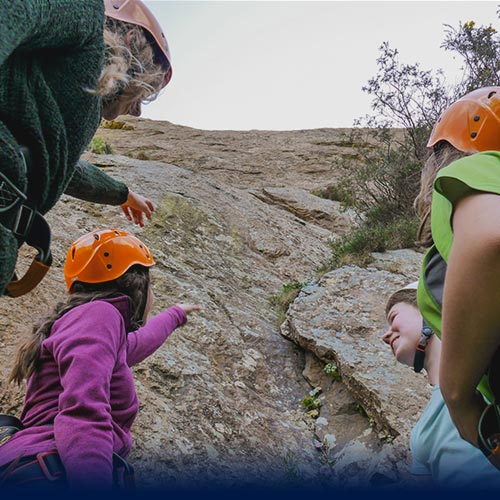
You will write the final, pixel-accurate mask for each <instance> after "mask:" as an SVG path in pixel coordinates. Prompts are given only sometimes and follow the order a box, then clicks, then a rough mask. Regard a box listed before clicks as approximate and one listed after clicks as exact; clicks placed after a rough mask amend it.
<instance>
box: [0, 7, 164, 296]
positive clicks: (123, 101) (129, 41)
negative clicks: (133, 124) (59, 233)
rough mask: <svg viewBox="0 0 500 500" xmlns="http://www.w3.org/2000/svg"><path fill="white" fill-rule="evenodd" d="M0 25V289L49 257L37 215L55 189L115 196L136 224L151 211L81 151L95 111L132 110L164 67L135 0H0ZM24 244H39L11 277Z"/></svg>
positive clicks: (109, 200)
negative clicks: (31, 259)
mask: <svg viewBox="0 0 500 500" xmlns="http://www.w3.org/2000/svg"><path fill="white" fill-rule="evenodd" d="M0 25H1V26H2V36H1V39H0V295H1V294H5V293H6V294H8V295H11V296H18V295H22V294H23V293H26V292H27V291H29V290H31V289H32V288H33V287H34V286H36V284H37V283H38V282H39V281H40V280H41V279H42V278H43V275H44V274H45V272H46V271H47V270H48V267H49V266H50V263H51V256H50V230H49V228H48V225H47V223H46V222H45V219H44V218H43V215H44V214H45V213H46V212H48V211H49V210H50V209H51V208H52V207H53V206H54V204H55V203H56V202H57V200H58V199H59V198H60V197H61V195H62V194H63V193H66V194H68V195H71V196H74V197H76V198H79V199H82V200H86V201H91V202H95V203H103V204H109V205H120V206H121V208H122V210H123V212H124V213H125V215H126V217H127V218H128V219H129V220H133V221H134V222H135V223H136V224H139V225H141V226H142V225H143V224H144V216H146V217H147V218H150V217H151V212H152V211H153V210H154V207H153V204H152V203H151V201H150V200H149V199H147V198H145V197H143V196H141V195H139V194H136V193H134V192H133V191H131V190H129V189H128V187H127V186H126V185H125V184H123V183H122V182H118V181H116V180H114V179H112V178H111V177H110V176H109V175H107V174H105V173H104V172H103V171H101V170H100V169H99V168H97V167H95V166H94V165H91V164H90V163H87V162H85V161H82V160H80V156H81V155H82V153H83V152H84V150H85V148H86V147H87V146H88V144H89V143H90V141H91V139H92V137H93V136H94V134H95V132H96V130H97V128H98V126H99V123H100V121H101V118H105V119H108V120H112V119H114V118H116V117H117V116H118V115H120V114H127V113H128V114H131V115H134V116H140V114H141V103H142V102H149V101H151V100H153V99H155V97H156V96H157V95H158V93H159V92H160V90H161V89H162V88H163V87H165V86H166V85H167V84H168V82H169V81H170V78H171V75H172V67H171V64H170V52H169V48H168V44H167V41H166V39H165V35H164V34H163V32H162V29H161V27H160V25H159V24H158V21H157V20H156V19H155V18H154V16H153V14H152V13H151V12H150V11H149V9H148V8H147V7H146V6H145V5H144V4H143V3H142V2H141V1H140V0H85V1H79V2H75V1H74V0H9V1H8V2H7V1H6V2H0ZM23 243H27V244H29V245H31V246H33V247H35V248H37V250H38V252H39V253H38V255H37V258H36V259H35V260H34V262H33V264H32V266H31V267H30V271H28V273H27V275H26V276H25V277H23V278H22V279H21V280H17V279H16V276H15V264H16V260H17V254H18V248H19V247H20V246H21V245H22V244H23ZM32 271H33V272H32ZM28 275H29V276H28Z"/></svg>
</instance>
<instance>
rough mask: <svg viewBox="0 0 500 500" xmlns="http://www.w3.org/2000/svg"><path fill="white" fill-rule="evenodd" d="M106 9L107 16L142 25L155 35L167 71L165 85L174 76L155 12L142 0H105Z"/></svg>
mask: <svg viewBox="0 0 500 500" xmlns="http://www.w3.org/2000/svg"><path fill="white" fill-rule="evenodd" d="M104 10H105V14H106V16H108V17H111V18H112V19H118V20H119V21H123V22H125V23H130V24H136V25H138V26H141V27H142V28H144V29H145V30H146V31H147V32H148V33H149V34H150V35H151V36H152V37H153V39H154V41H155V42H156V47H155V49H158V50H159V52H160V55H161V57H162V59H164V62H165V64H164V66H165V68H166V71H165V76H164V78H163V85H162V87H165V86H166V85H167V84H168V82H169V81H170V78H172V64H171V56H170V49H169V48H168V43H167V38H166V37H165V35H164V34H163V31H162V29H161V26H160V23H159V22H158V21H157V20H156V18H155V16H154V15H153V13H152V12H151V11H150V10H149V9H148V8H147V7H146V5H144V3H143V2H141V0H104Z"/></svg>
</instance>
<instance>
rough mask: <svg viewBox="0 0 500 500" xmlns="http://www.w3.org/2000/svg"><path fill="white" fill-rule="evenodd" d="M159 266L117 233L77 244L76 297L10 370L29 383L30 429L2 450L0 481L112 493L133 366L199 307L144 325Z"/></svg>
mask: <svg viewBox="0 0 500 500" xmlns="http://www.w3.org/2000/svg"><path fill="white" fill-rule="evenodd" d="M153 264H154V260H153V257H152V255H151V253H150V252H149V250H148V249H147V247H146V245H144V244H143V243H142V242H141V241H140V240H138V239H137V238H135V237H134V236H131V235H130V234H127V233H126V232H124V231H120V230H116V229H105V230H101V231H94V232H92V233H89V234H87V235H85V236H82V237H81V238H79V239H78V240H77V241H75V242H74V243H73V244H72V245H71V248H70V249H69V251H68V254H67V258H66V264H65V268H64V274H65V278H66V283H67V285H68V291H69V294H70V295H69V298H68V300H67V301H66V302H64V303H60V304H58V305H57V306H56V308H55V310H54V312H53V314H52V316H50V317H49V318H47V319H46V320H45V321H44V322H43V323H42V324H41V325H40V326H38V327H37V328H35V330H34V337H33V339H32V340H30V341H29V342H26V343H25V344H24V345H23V346H21V348H20V350H19V353H18V356H17V359H16V364H15V367H14V369H13V371H12V374H11V380H13V381H15V382H18V383H20V382H21V381H22V380H24V379H27V380H28V384H27V389H26V398H25V404H24V408H23V410H22V415H21V420H22V423H23V428H22V429H21V430H19V431H18V432H16V433H15V434H14V435H13V436H12V437H11V438H10V439H9V440H8V441H7V442H6V443H5V444H3V445H1V446H0V484H1V485H3V486H5V487H6V486H18V487H20V486H24V487H26V486H27V487H36V488H37V489H38V488H40V487H47V486H50V487H52V486H58V487H62V488H66V487H70V488H75V489H82V488H85V489H88V488H92V489H99V490H101V489H103V490H106V489H110V488H112V487H113V485H115V483H116V481H117V477H118V476H119V474H120V472H119V471H120V468H119V467H118V465H122V466H125V468H126V470H127V471H130V469H129V466H128V464H127V463H126V462H125V459H126V458H127V456H128V454H129V452H130V449H131V446H132V441H131V436H130V428H131V426H132V424H133V422H134V420H135V417H136V415H137V412H138V408H139V403H138V400H137V395H136V391H135V386H134V379H133V375H132V371H131V369H130V367H131V366H133V365H135V364H136V363H139V362H140V361H142V360H143V359H145V358H146V357H148V356H149V355H150V354H152V353H153V352H155V351H156V349H158V348H159V347H160V346H161V345H162V344H163V342H164V341H165V340H166V339H167V338H168V336H169V335H170V334H171V333H172V332H173V331H174V330H175V329H176V328H177V327H179V326H182V325H183V324H184V323H186V321H187V315H188V314H190V313H192V312H194V311H199V310H200V306H198V305H195V304H178V305H175V306H173V307H171V308H170V309H166V310H165V311H163V312H162V313H160V314H158V315H157V316H154V317H152V318H151V319H149V321H147V324H146V318H147V316H148V313H149V311H150V308H151V305H152V301H153V294H152V291H151V286H150V280H149V267H151V266H152V265H153ZM113 465H115V467H113ZM122 474H123V471H122Z"/></svg>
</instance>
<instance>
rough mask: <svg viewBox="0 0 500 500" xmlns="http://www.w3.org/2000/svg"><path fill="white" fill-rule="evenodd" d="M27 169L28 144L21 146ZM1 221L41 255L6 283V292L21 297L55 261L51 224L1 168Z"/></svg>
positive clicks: (19, 240)
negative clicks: (53, 257)
mask: <svg viewBox="0 0 500 500" xmlns="http://www.w3.org/2000/svg"><path fill="white" fill-rule="evenodd" d="M19 154H20V156H21V159H22V162H23V165H24V169H25V172H27V171H28V166H29V165H30V161H31V160H30V154H29V150H28V148H26V147H24V146H21V148H20V150H19ZM0 223H1V224H2V225H3V226H4V227H5V228H6V229H9V230H10V231H11V232H12V234H13V235H14V236H15V237H16V239H17V243H18V248H19V247H21V245H22V244H23V243H26V244H27V245H29V246H31V247H33V248H35V249H36V250H37V252H38V253H37V255H36V257H35V258H34V259H33V261H32V263H31V265H30V267H29V269H28V271H27V272H26V274H25V275H24V276H23V277H22V278H20V279H17V276H16V275H15V274H14V276H13V279H12V280H11V281H10V283H9V284H8V285H7V286H6V289H5V292H4V293H5V295H7V296H9V297H19V296H21V295H24V294H26V293H28V292H30V291H31V290H33V288H35V287H36V286H37V285H38V283H40V281H42V279H43V278H44V276H45V275H46V274H47V271H48V270H49V268H50V266H51V264H52V254H51V252H50V242H51V235H50V227H49V225H48V223H47V221H46V220H45V219H44V217H43V215H42V214H41V213H40V212H39V211H38V210H37V208H36V205H35V204H34V203H32V202H30V201H29V200H28V199H27V197H26V195H25V194H24V193H23V192H22V191H21V190H20V189H19V188H18V187H17V186H16V185H15V184H14V183H13V182H12V181H11V180H10V179H9V178H8V177H7V176H6V175H5V174H3V173H2V172H0Z"/></svg>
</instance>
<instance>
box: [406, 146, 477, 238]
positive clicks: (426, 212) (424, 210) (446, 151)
mask: <svg viewBox="0 0 500 500" xmlns="http://www.w3.org/2000/svg"><path fill="white" fill-rule="evenodd" d="M468 154H469V153H464V152H462V151H459V150H458V149H456V148H454V147H453V146H452V145H451V144H450V143H449V142H447V141H441V142H439V143H438V144H437V145H436V147H435V148H434V149H433V151H432V153H431V154H430V156H429V157H428V158H427V161H426V162H425V165H424V168H423V169H422V175H421V177H420V191H419V193H418V195H417V197H416V198H415V201H414V202H413V206H414V208H415V211H416V212H417V215H418V218H419V220H420V225H419V228H418V234H417V238H418V244H420V245H422V246H424V247H430V246H432V244H433V239H432V233H431V206H432V191H433V189H434V181H435V180H436V176H437V174H438V172H439V171H440V170H441V169H442V168H444V167H446V166H448V165H449V164H450V163H452V162H454V161H455V160H458V159H460V158H463V157H464V156H468Z"/></svg>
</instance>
